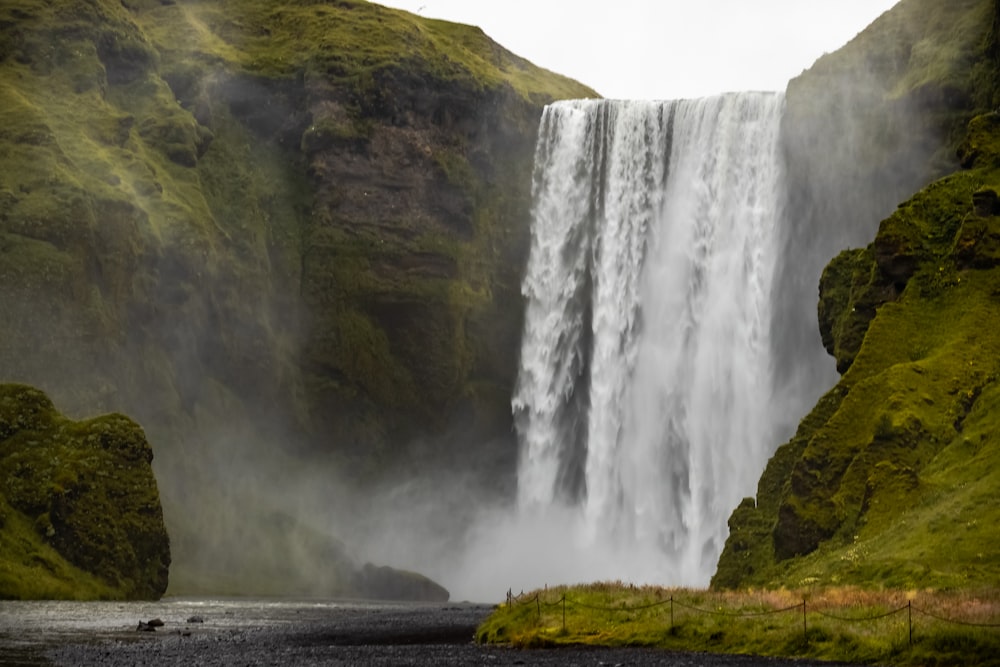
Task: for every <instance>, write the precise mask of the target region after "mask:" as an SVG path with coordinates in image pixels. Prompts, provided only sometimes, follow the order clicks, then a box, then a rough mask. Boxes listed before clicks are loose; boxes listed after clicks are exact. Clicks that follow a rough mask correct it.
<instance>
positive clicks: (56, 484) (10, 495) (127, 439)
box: [0, 384, 170, 599]
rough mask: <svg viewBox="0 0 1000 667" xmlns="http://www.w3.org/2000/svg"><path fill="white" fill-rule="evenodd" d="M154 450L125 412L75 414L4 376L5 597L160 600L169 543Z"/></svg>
mask: <svg viewBox="0 0 1000 667" xmlns="http://www.w3.org/2000/svg"><path fill="white" fill-rule="evenodd" d="M152 460H153V452H152V449H151V448H150V446H149V443H148V442H147V441H146V436H145V434H144V433H143V431H142V429H141V428H140V427H139V426H138V425H137V424H136V423H135V422H133V421H132V420H130V419H128V418H127V417H124V416H122V415H107V416H104V417H98V418H95V419H88V420H86V421H80V422H73V421H70V420H68V419H66V418H65V417H63V416H62V415H60V414H59V413H57V412H56V410H55V408H54V407H53V405H52V402H51V401H50V400H49V398H48V397H47V396H45V394H43V393H42V392H40V391H38V390H37V389H34V388H32V387H28V386H26V385H17V384H3V385H0V478H2V479H3V480H4V482H3V486H2V487H0V560H2V561H3V568H2V572H3V574H2V575H0V598H5V599H11V598H13V599H29V598H89V597H102V598H103V597H121V598H126V599H158V598H159V597H160V596H161V595H163V592H164V591H165V590H166V588H167V574H168V567H169V565H170V543H169V540H168V538H167V532H166V528H165V527H164V523H163V513H162V510H161V507H160V498H159V494H158V492H157V485H156V479H155V478H154V477H153V470H152V468H151V466H150V463H151V462H152Z"/></svg>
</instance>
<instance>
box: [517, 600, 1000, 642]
mask: <svg viewBox="0 0 1000 667" xmlns="http://www.w3.org/2000/svg"><path fill="white" fill-rule="evenodd" d="M526 604H534V605H535V608H536V612H537V614H538V618H539V619H541V616H542V607H546V608H550V607H560V606H561V607H562V623H563V629H565V628H566V605H567V604H568V605H570V606H576V607H580V608H583V609H590V610H592V611H602V612H607V613H616V612H636V611H645V610H648V609H654V608H656V607H663V606H667V605H669V606H670V627H671V629H672V628H673V627H674V625H675V623H674V607H675V606H676V607H680V608H683V609H685V610H687V611H689V612H694V613H699V614H709V615H713V616H725V617H729V618H746V619H750V618H758V617H761V616H773V615H776V614H787V613H799V612H801V615H802V638H803V640H804V641H806V642H808V640H809V625H808V622H809V621H808V616H809V614H815V615H817V616H821V617H823V618H826V619H829V620H833V621H839V622H843V623H870V622H873V621H878V620H882V619H884V618H888V617H890V616H895V615H897V614H901V613H903V612H906V625H907V635H908V639H909V644H910V646H912V645H913V614H914V612H916V613H917V614H920V615H923V616H926V617H928V618H933V619H934V620H936V621H940V622H942V623H949V624H953V625H959V626H965V627H973V628H994V629H997V628H1000V623H975V622H972V621H966V620H962V619H957V618H950V617H947V616H944V615H942V614H936V613H934V612H932V611H929V610H927V609H922V608H920V607H917V606H915V605H914V604H913V602H912V601H908V602H907V603H906V604H905V605H902V606H900V607H897V608H895V609H890V610H889V611H886V612H884V613H881V614H874V615H867V616H841V615H838V614H831V613H829V612H827V611H824V610H823V609H816V608H813V609H809V608H808V602H807V601H806V600H805V599H803V600H802V602H800V603H797V604H793V605H790V606H788V607H782V608H779V609H765V610H761V611H749V612H737V611H723V610H719V609H703V608H701V607H697V606H694V605H691V604H687V603H685V602H682V601H680V600H678V599H676V598H674V596H673V595H671V596H670V597H669V598H668V599H666V600H660V601H658V602H651V603H648V604H641V605H631V606H629V605H627V604H625V603H622V604H621V605H619V606H615V607H609V606H602V605H595V604H590V603H587V602H583V601H581V600H574V599H572V598H569V597H567V596H566V594H565V593H564V594H562V595H561V596H560V597H559V598H558V599H557V600H555V601H552V602H545V601H543V600H542V598H541V593H537V592H536V593H535V594H534V595H528V594H525V593H524V591H521V593H520V594H518V595H514V594H513V593H512V591H511V590H509V589H508V591H507V606H508V607H509V608H514V607H516V606H520V605H526Z"/></svg>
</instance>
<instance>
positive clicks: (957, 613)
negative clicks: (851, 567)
mask: <svg viewBox="0 0 1000 667" xmlns="http://www.w3.org/2000/svg"><path fill="white" fill-rule="evenodd" d="M476 637H477V640H478V641H479V642H481V643H505V644H511V645H513V646H517V647H522V648H541V647H558V646H569V645H598V646H646V647H659V648H664V649H670V650H675V651H698V652H713V653H738V654H752V655H765V656H784V657H794V658H813V659H821V660H836V661H846V662H858V663H865V664H891V665H939V666H944V665H1000V590H996V589H984V590H980V591H963V592H946V591H931V590H909V591H903V590H880V591H874V590H863V589H859V588H848V587H839V588H816V589H811V588H803V589H799V590H788V589H779V590H746V591H739V592H732V591H727V592H715V591H707V590H695V589H678V588H674V589H670V588H659V587H649V586H644V587H637V586H632V585H628V584H623V583H620V582H615V583H599V584H590V585H581V586H571V587H558V588H549V589H545V590H538V591H531V592H528V593H522V594H520V595H517V596H511V597H510V598H509V600H508V601H507V602H506V603H504V604H502V605H499V606H498V607H497V609H496V610H495V611H494V613H493V614H492V615H491V616H490V617H489V618H488V619H487V620H486V622H485V623H483V625H482V626H481V627H480V628H479V630H478V632H477V636H476Z"/></svg>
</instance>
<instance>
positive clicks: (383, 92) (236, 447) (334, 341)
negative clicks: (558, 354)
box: [0, 0, 593, 581]
mask: <svg viewBox="0 0 1000 667" xmlns="http://www.w3.org/2000/svg"><path fill="white" fill-rule="evenodd" d="M587 95H593V91H590V90H589V89H586V88H584V87H582V86H580V85H578V84H576V83H574V82H572V81H569V80H567V79H565V78H563V77H560V76H557V75H555V74H552V73H550V72H546V71H544V70H541V69H539V68H536V67H534V66H533V65H531V64H530V63H528V62H526V61H524V60H522V59H520V58H517V57H516V56H514V55H512V54H510V53H509V52H507V51H505V50H503V49H502V48H500V47H499V46H498V45H496V44H495V43H493V42H492V41H490V40H489V39H488V38H487V37H486V36H485V35H484V34H483V33H482V32H481V31H480V30H478V29H476V28H472V27H468V26H459V25H455V24H451V23H446V22H442V21H432V20H425V19H422V18H420V17H416V16H413V15H411V14H407V13H405V12H400V11H396V10H390V9H387V8H383V7H380V6H378V5H374V4H370V3H367V2H363V1H361V0H337V1H335V2H309V1H302V2H293V3H283V4H281V5H280V6H278V5H275V4H274V3H271V2H267V1H265V0H213V1H204V2H197V1H186V0H178V1H176V2H161V1H159V0H127V1H126V2H118V1H117V0H87V1H85V2H81V1H78V0H57V1H55V2H43V1H42V0H11V1H10V2H5V3H3V4H2V6H0V100H2V104H0V340H2V341H3V345H0V376H2V378H3V379H7V380H16V381H21V382H27V383H30V384H33V385H35V386H39V387H41V388H43V389H44V390H45V391H46V392H47V393H49V394H50V395H52V396H53V398H54V399H55V401H56V403H57V404H58V405H60V406H61V407H62V408H63V409H65V410H66V411H67V413H68V414H70V415H75V416H83V415H90V414H95V413H99V412H108V411H120V412H123V413H126V414H129V415H130V416H132V417H134V418H136V419H137V420H138V421H139V422H140V423H142V424H143V426H144V428H145V429H146V431H147V432H148V433H149V434H150V438H151V440H152V441H153V442H154V443H156V447H157V459H156V471H157V475H158V477H159V479H160V487H161V490H162V493H163V499H164V510H165V513H166V518H167V523H168V526H169V527H170V529H171V533H172V535H173V537H174V546H175V549H174V555H175V562H176V563H177V566H178V567H179V568H181V570H180V571H181V572H182V573H183V572H189V573H192V574H191V577H190V578H189V580H195V579H198V575H197V573H196V572H194V571H195V570H198V569H199V568H201V567H202V564H203V563H210V562H214V563H217V564H219V565H218V566H219V567H220V568H223V569H226V570H227V571H231V569H232V568H230V567H229V566H230V563H229V562H228V561H226V560H225V559H224V558H221V557H218V558H216V557H214V554H213V551H212V549H213V548H215V547H212V546H210V545H217V546H218V548H219V549H222V550H229V551H234V550H235V551H236V552H237V553H238V552H240V550H241V549H242V547H241V546H239V542H238V541H236V540H227V539H226V538H227V535H228V533H226V531H228V530H230V529H231V528H232V526H233V524H234V522H233V521H232V520H231V519H232V514H234V513H235V514H237V515H238V516H239V519H240V522H242V523H246V524H248V525H242V523H241V527H240V530H241V531H242V534H244V536H245V539H246V540H248V542H249V543H250V544H252V543H254V542H255V541H258V540H261V539H264V540H266V539H268V538H267V537H266V535H265V533H266V531H267V530H268V529H267V528H266V527H265V526H261V525H258V524H260V523H261V522H256V521H255V519H254V511H255V508H254V507H251V506H250V504H249V501H248V498H250V497H252V498H254V499H255V500H257V499H261V498H265V497H266V498H268V499H271V498H272V497H274V498H286V497H290V496H292V495H294V494H292V493H290V492H287V491H288V490H287V489H286V488H283V487H282V485H284V484H291V485H294V484H296V482H294V481H292V480H291V479H290V478H291V475H288V476H281V475H278V474H274V475H272V476H271V477H270V478H269V479H268V486H267V488H261V487H259V486H257V487H255V486H254V484H253V482H252V481H250V480H253V479H256V476H255V475H249V474H247V472H248V471H250V470H253V471H259V470H260V469H261V468H262V464H261V463H260V462H261V461H262V460H264V461H266V462H267V463H266V465H267V466H268V468H267V469H268V470H270V471H272V472H275V473H277V472H284V471H285V470H286V469H287V470H291V469H292V468H293V467H295V466H300V467H305V468H307V469H311V470H313V471H314V472H316V466H313V465H312V464H311V463H310V462H311V461H313V460H314V459H315V460H322V461H323V462H324V463H329V462H333V463H340V464H344V463H345V462H346V463H347V464H348V465H350V466H351V467H352V469H353V470H355V471H359V470H360V471H365V472H366V473H368V474H369V475H377V474H378V473H379V471H380V470H382V469H383V468H384V467H386V466H387V465H388V464H389V462H391V461H393V460H397V459H400V458H402V457H403V444H404V443H407V442H409V441H411V440H417V439H419V438H424V439H425V440H426V441H434V439H435V438H437V437H438V436H441V435H442V434H443V433H445V432H449V433H461V434H462V435H465V436H468V438H469V440H470V441H485V440H489V439H490V438H493V437H496V436H498V435H501V436H505V435H507V434H509V432H510V423H509V420H510V416H509V407H508V397H509V395H510V387H511V384H512V382H513V379H512V374H513V373H514V368H515V359H516V350H517V339H518V336H519V330H520V317H521V315H520V311H521V303H520V296H519V289H518V282H519V277H520V270H521V266H522V265H523V261H524V253H525V250H526V245H527V228H528V206H529V197H530V192H529V190H530V164H531V159H532V150H533V144H534V133H535V131H536V126H537V119H538V116H539V115H540V111H541V105H542V104H543V103H545V102H547V101H549V100H551V99H554V98H559V97H580V96H587ZM278 453H280V454H281V455H280V456H279V455H278ZM282 456H285V457H286V458H287V459H288V460H289V461H290V463H289V464H288V465H287V466H286V465H284V464H283V463H282V461H284V459H283V458H282ZM316 476H317V477H321V475H319V474H318V473H317V475H316ZM286 477H287V478H286ZM237 487H238V488H237ZM291 488H294V489H295V491H296V493H298V492H301V491H302V488H301V487H295V486H293V487H291ZM241 494H244V495H241ZM264 504H265V505H266V502H264ZM276 509H277V510H282V509H283V508H282V507H278V508H276ZM212 517H215V519H213V518H212ZM194 518H197V519H198V520H199V521H202V522H204V524H203V525H200V526H199V527H197V528H195V527H194V526H193V524H192V521H193V519H194ZM263 523H266V522H263ZM255 525H256V526H257V528H254V526H255ZM206 538H210V539H206ZM196 560H197V564H196ZM248 578H249V579H250V580H251V581H252V580H254V577H252V576H250V575H248ZM209 580H210V578H209Z"/></svg>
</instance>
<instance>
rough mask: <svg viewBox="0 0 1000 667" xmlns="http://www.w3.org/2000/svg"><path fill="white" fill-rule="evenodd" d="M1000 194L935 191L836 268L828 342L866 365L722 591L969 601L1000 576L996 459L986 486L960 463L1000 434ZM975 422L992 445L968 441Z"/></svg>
mask: <svg viewBox="0 0 1000 667" xmlns="http://www.w3.org/2000/svg"><path fill="white" fill-rule="evenodd" d="M981 130H982V126H981V124H974V131H975V132H981ZM980 164H985V165H991V164H992V162H991V161H990V160H989V159H986V160H984V161H982V162H981V163H980ZM996 178H997V174H996V172H994V171H992V170H991V168H977V169H973V170H970V171H966V172H962V173H958V174H955V175H953V176H950V177H947V178H945V179H942V180H940V181H937V182H935V183H933V184H931V185H930V186H928V187H927V188H925V189H924V190H922V191H921V192H920V193H918V194H917V195H915V196H914V197H912V198H911V199H910V200H909V201H907V202H905V203H904V204H902V205H901V206H900V207H899V208H898V209H897V211H896V212H895V213H893V214H892V215H891V216H890V217H889V218H888V219H887V220H885V221H884V222H883V223H882V225H881V226H880V229H879V233H878V236H877V237H876V239H875V241H874V243H873V244H872V246H870V247H869V248H868V249H867V250H863V251H850V252H846V253H843V254H841V255H840V256H839V257H837V258H836V259H835V260H834V261H833V262H831V264H830V266H828V268H827V270H826V271H825V272H824V276H823V281H822V283H821V285H822V290H821V303H820V315H821V323H822V330H823V333H824V340H825V342H826V343H827V346H828V349H829V348H831V347H832V348H833V351H834V352H835V353H836V354H837V356H838V361H840V359H842V358H848V359H849V358H850V357H849V354H850V353H852V352H853V353H854V357H853V361H852V363H850V365H849V367H848V368H847V369H844V370H845V373H844V376H843V378H842V380H841V381H840V383H839V385H838V386H837V387H836V388H835V389H834V390H832V392H831V394H828V397H827V398H824V399H823V401H821V403H820V405H818V406H817V408H816V409H815V410H814V411H813V413H812V414H811V415H810V417H808V418H807V419H806V420H805V421H804V422H803V424H802V426H801V427H800V429H799V432H798V433H797V434H796V437H795V439H793V441H792V443H790V444H789V445H785V447H783V448H781V449H779V450H778V454H776V456H775V458H774V459H772V461H771V462H770V463H769V465H768V471H767V472H765V475H764V477H763V478H762V483H761V486H760V488H759V489H758V503H757V504H758V506H759V507H761V508H765V509H764V511H761V510H760V509H758V510H754V509H753V507H752V505H748V504H747V503H744V505H742V506H741V507H740V509H738V510H737V512H735V513H734V515H733V519H732V522H733V531H732V536H731V538H730V543H728V544H727V547H726V552H725V553H724V554H723V557H722V559H721V560H720V565H719V575H717V577H716V580H715V582H714V583H715V585H717V586H736V585H746V584H749V583H756V584H769V585H776V584H777V583H778V582H788V581H800V580H805V579H810V580H817V581H820V582H822V583H841V584H842V583H858V584H864V585H880V586H882V585H884V586H940V587H954V586H969V585H988V582H989V581H991V580H992V581H995V580H996V577H997V576H1000V569H998V568H1000V562H998V561H997V560H996V559H995V558H991V557H989V556H987V555H986V554H987V553H988V551H987V542H988V540H989V537H988V536H987V533H988V531H986V530H983V529H982V528H980V527H979V524H978V521H979V519H980V518H986V520H995V519H997V518H1000V517H994V516H993V514H995V513H996V512H994V511H993V510H994V505H990V504H984V499H985V496H986V494H988V493H990V491H989V490H988V489H990V488H991V485H993V484H995V483H996V482H997V480H996V479H994V478H993V477H992V473H993V472H995V469H996V465H995V463H996V460H992V459H991V458H990V457H991V456H992V455H993V450H992V449H991V448H990V447H988V446H984V447H982V456H983V458H982V459H978V465H979V466H980V468H979V469H978V470H977V471H976V472H975V473H973V472H972V469H971V468H969V467H966V466H965V465H964V464H962V465H956V464H957V463H958V459H956V457H955V456H954V454H952V452H955V451H956V448H957V449H959V450H960V449H962V448H963V447H968V446H969V443H971V442H980V443H983V444H984V445H985V444H986V443H988V442H991V441H992V437H991V436H990V435H988V434H990V433H993V432H994V431H997V432H1000V424H998V423H997V422H996V421H995V420H994V419H992V418H990V417H987V416H986V414H987V412H985V411H980V410H979V402H980V401H983V400H987V401H991V400H993V396H994V395H995V392H996V391H997V379H998V378H1000V366H998V364H997V361H996V360H997V359H998V358H1000V356H998V355H1000V334H998V332H997V331H996V328H995V327H993V326H991V325H990V324H989V322H990V321H991V320H992V319H993V318H994V317H995V312H996V307H997V301H996V295H997V294H1000V271H998V269H997V268H995V267H996V264H995V262H993V261H992V259H991V257H992V252H993V247H994V246H993V242H992V238H991V237H990V236H988V231H987V230H990V229H992V226H993V222H994V220H995V218H996V216H994V215H993V214H992V209H988V210H984V209H983V206H982V204H981V201H982V199H983V195H982V194H981V193H982V192H983V191H984V189H986V190H988V189H990V188H989V186H988V184H991V183H993V182H995V180H996ZM977 193H979V194H977ZM974 195H975V198H976V199H978V200H979V201H980V203H979V204H975V203H974ZM984 214H985V215H984ZM971 225H974V227H972V229H974V230H975V231H970V226H971ZM872 295H875V297H876V298H872ZM859 311H864V317H859V315H858V312H859ZM831 395H834V396H840V398H839V400H837V401H832V402H828V401H829V397H830V396H831ZM827 402H828V403H827ZM824 406H826V407H824ZM973 415H975V418H974V419H973ZM970 420H973V423H975V425H976V426H975V429H976V434H975V437H976V438H977V439H978V440H970V439H969V437H968V435H967V427H966V424H967V423H968V422H969V421H970ZM978 452H980V450H978V449H977V453H978ZM790 459H794V463H792V464H791V465H789V461H790ZM942 477H944V478H946V479H948V480H949V482H948V483H949V484H952V485H953V486H950V487H949V486H948V485H947V484H942V482H941V479H942ZM765 480H771V481H769V482H767V483H765ZM781 480H786V482H785V484H784V485H782V484H781ZM949 489H950V490H949ZM967 494H968V495H967ZM776 499H780V502H779V504H778V506H777V509H776V510H775V509H774V507H775V500H776ZM977 507H978V509H974V508H977ZM956 521H958V522H960V523H961V524H962V525H965V526H966V529H965V530H963V532H962V535H961V538H960V540H959V542H960V544H958V545H957V546H955V547H954V548H952V546H951V545H949V539H950V538H949V537H948V536H947V534H946V531H945V530H943V528H944V527H945V526H949V525H954V522H956ZM762 526H773V529H770V530H762ZM765 533H766V534H765ZM748 535H749V536H751V537H749V538H748ZM772 550H773V551H772ZM772 553H773V557H772V555H771V554H772ZM806 554H808V555H806Z"/></svg>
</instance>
